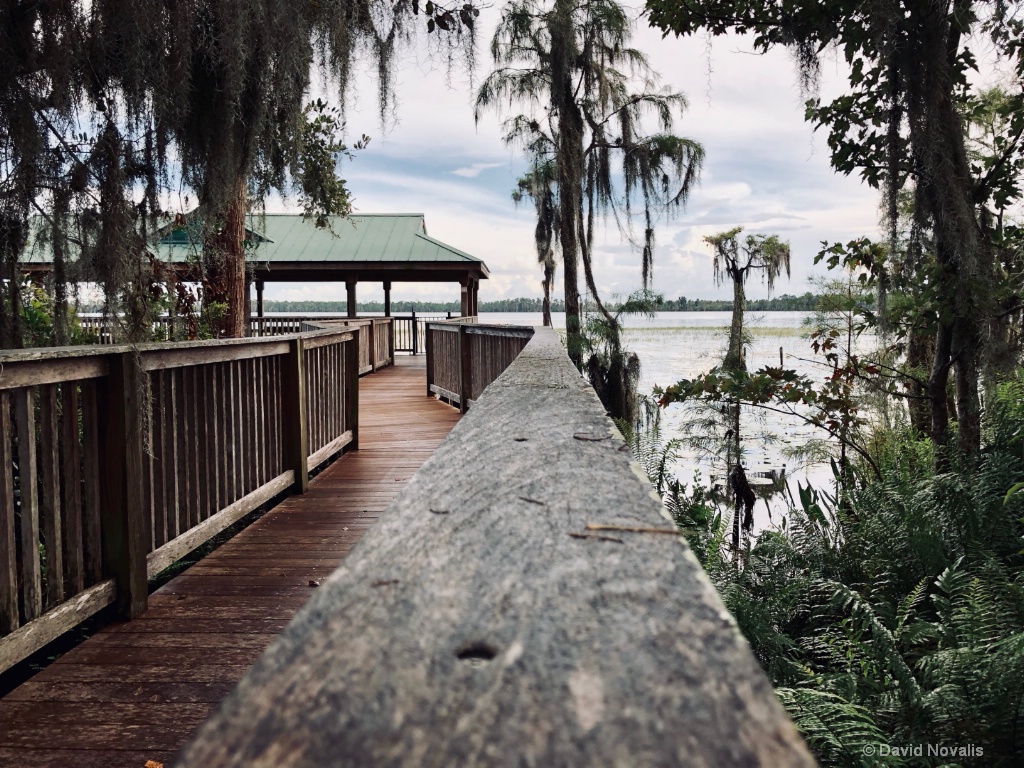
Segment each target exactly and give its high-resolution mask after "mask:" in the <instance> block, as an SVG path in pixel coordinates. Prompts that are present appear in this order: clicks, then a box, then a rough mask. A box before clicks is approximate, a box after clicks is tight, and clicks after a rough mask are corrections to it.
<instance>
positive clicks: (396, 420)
mask: <svg viewBox="0 0 1024 768" xmlns="http://www.w3.org/2000/svg"><path fill="white" fill-rule="evenodd" d="M397 362H398V365H397V366H394V367H390V368H385V369H383V370H382V371H380V372H378V373H376V374H371V375H369V376H366V377H364V378H363V379H361V380H360V391H359V397H360V400H359V419H360V429H359V444H360V450H359V451H357V452H354V453H350V454H346V455H345V456H343V457H342V458H341V459H340V460H339V461H337V462H336V463H335V464H334V465H333V466H331V467H330V468H328V469H327V470H326V471H324V472H323V473H322V474H320V475H319V476H318V477H317V478H315V479H314V480H313V481H312V482H311V483H310V487H309V491H308V492H307V493H306V494H305V495H303V496H292V497H289V498H287V499H286V500H285V501H284V502H283V503H282V504H280V505H279V506H278V507H276V508H275V509H274V510H273V511H271V512H269V513H268V514H266V515H265V516H264V517H262V518H261V519H260V520H259V521H257V522H256V523H254V524H253V525H251V526H250V527H249V528H247V529H246V530H244V531H243V532H242V533H240V534H238V535H237V536H236V537H235V538H233V539H232V540H231V541H229V542H227V543H226V544H224V545H223V546H221V547H220V548H219V549H217V550H216V551H215V552H213V553H212V554H211V555H209V556H208V557H206V558H204V559H203V560H202V561H200V562H199V563H198V564H196V565H194V566H193V567H192V568H190V569H189V570H188V571H186V572H185V573H183V574H182V575H180V576H178V577H177V578H175V579H174V580H173V581H171V582H169V583H168V584H166V585H165V586H164V587H163V588H161V589H160V590H159V591H157V592H156V593H154V594H153V595H152V596H151V597H150V601H149V610H148V611H147V612H146V614H145V615H144V616H143V617H142V618H141V619H138V620H136V621H132V622H126V623H122V624H117V625H114V626H111V627H108V628H107V629H105V630H103V631H101V632H99V633H98V634H96V635H95V636H93V637H92V638H90V639H89V640H87V641H86V642H85V643H83V644H82V645H80V646H78V647H77V648H75V649H74V650H73V651H71V652H69V653H68V654H66V655H65V656H63V657H61V658H60V659H59V660H57V661H56V662H55V663H53V664H51V665H50V666H49V667H47V668H46V669H45V670H43V671H42V672H40V673H39V674H38V675H36V676H35V677H33V678H32V679H31V680H29V681H28V682H26V683H24V684H23V685H22V686H20V687H19V688H17V689H16V690H15V691H13V692H12V693H10V694H9V695H8V696H7V697H5V698H4V699H2V700H0V766H18V768H22V767H24V768H28V767H29V766H61V767H62V768H67V766H75V768H93V767H94V766H95V767H96V768H110V767H113V766H117V767H120V766H125V767H126V768H130V767H134V766H137V767H138V768H142V766H144V765H145V763H146V761H147V760H153V761H156V762H160V763H165V764H166V765H168V766H170V764H171V763H172V762H173V760H174V756H175V755H176V753H177V752H178V750H179V749H180V748H181V746H182V745H183V744H184V743H185V741H187V739H188V737H189V736H190V735H191V733H192V732H193V730H194V729H195V728H196V726H197V725H199V723H200V722H202V721H203V720H204V719H205V718H206V716H207V715H208V714H209V713H210V711H211V710H212V709H213V708H214V707H215V706H216V704H217V703H218V702H219V701H220V700H221V699H222V698H223V697H224V696H225V695H226V694H227V692H228V691H230V690H231V688H232V687H233V686H234V684H235V683H236V682H237V681H238V680H239V678H241V677H242V675H243V674H245V671H246V670H247V669H248V668H249V666H250V665H251V664H252V663H253V662H254V661H255V660H256V658H257V657H258V656H259V655H260V653H261V652H262V651H263V649H264V648H266V647H267V645H268V644H269V643H270V642H271V641H272V640H273V639H274V637H275V636H276V634H277V633H279V632H280V631H281V630H282V629H283V628H284V626H285V625H286V624H287V623H288V621H289V620H290V619H291V617H292V616H293V615H294V614H295V612H296V611H297V610H298V609H299V608H300V607H301V606H302V605H303V604H304V603H305V602H306V600H307V599H308V598H309V596H310V592H311V590H312V589H314V588H315V587H312V586H310V582H311V581H319V580H320V579H323V578H324V577H326V576H327V575H328V574H329V573H331V571H333V570H334V568H335V567H337V565H338V563H339V562H340V561H341V559H342V558H343V557H344V556H345V554H346V553H347V552H348V551H349V550H350V549H351V548H352V546H353V545H354V544H355V543H356V542H357V541H358V540H359V538H360V536H361V535H362V534H363V532H364V531H365V530H366V529H367V527H369V526H370V525H372V524H373V522H374V521H375V520H376V519H377V517H378V515H380V513H381V512H382V511H383V510H384V508H385V507H386V506H387V505H388V503H389V502H390V501H391V499H392V498H393V497H394V496H395V494H396V493H397V492H398V490H399V489H401V488H402V486H403V485H404V484H405V482H406V481H407V480H408V479H409V478H410V477H411V476H412V475H413V473H414V472H416V470H417V469H418V468H419V467H420V466H421V465H422V464H423V462H424V461H426V459H427V458H428V457H429V456H430V454H431V453H432V452H433V451H434V449H435V448H436V447H437V445H438V444H439V443H440V442H441V440H443V439H444V437H445V436H446V435H447V434H448V432H449V431H451V429H452V427H453V426H454V425H455V423H456V421H458V412H457V411H456V410H455V409H453V408H450V407H448V406H447V405H444V404H443V403H440V402H438V401H437V400H433V399H430V398H427V397H426V396H425V394H424V392H425V378H424V367H423V366H424V364H423V358H422V357H417V358H410V357H399V358H397Z"/></svg>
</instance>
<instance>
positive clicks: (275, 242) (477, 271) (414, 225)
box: [21, 212, 490, 317]
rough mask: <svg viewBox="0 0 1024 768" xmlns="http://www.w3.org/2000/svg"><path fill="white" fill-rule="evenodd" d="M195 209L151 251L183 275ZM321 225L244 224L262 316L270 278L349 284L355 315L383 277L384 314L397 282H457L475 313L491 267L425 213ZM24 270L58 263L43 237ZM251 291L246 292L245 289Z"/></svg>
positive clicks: (465, 308)
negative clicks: (361, 288)
mask: <svg viewBox="0 0 1024 768" xmlns="http://www.w3.org/2000/svg"><path fill="white" fill-rule="evenodd" d="M195 221H196V220H195V212H193V213H191V214H188V215H186V216H182V217H179V218H178V219H177V220H175V221H174V222H171V223H169V224H166V225H164V226H163V227H161V228H160V229H159V230H158V231H157V233H156V236H155V239H154V242H153V244H152V246H151V250H152V252H153V255H154V256H155V257H156V259H157V260H158V261H159V262H161V263H162V265H163V266H164V267H165V268H167V269H173V270H174V272H176V273H177V275H178V277H179V278H180V279H182V280H184V281H190V280H198V278H199V275H198V273H197V271H198V268H197V266H196V263H197V259H198V257H199V255H200V254H201V252H202V240H201V232H200V230H201V227H199V226H196V223H195ZM328 223H329V226H328V227H326V228H322V227H317V226H316V224H315V223H314V222H313V221H312V220H310V219H305V218H303V217H302V215H301V214H282V213H268V214H261V215H253V216H251V217H250V220H249V226H247V227H246V230H245V247H246V250H247V251H248V253H247V256H246V260H247V262H248V263H249V274H250V275H251V279H252V281H253V282H255V283H256V315H257V316H258V317H263V288H264V286H265V285H266V283H268V282H272V281H276V282H299V283H345V288H346V299H347V305H348V315H349V316H350V317H355V316H356V286H357V285H358V283H360V282H364V283H366V282H376V283H382V284H383V286H384V314H385V315H387V316H390V315H391V286H392V284H394V283H458V284H459V286H461V294H462V316H463V317H475V316H476V315H477V294H478V292H479V288H480V281H481V280H486V279H487V278H488V277H489V276H490V273H489V272H488V270H487V265H486V264H484V262H483V261H482V260H481V259H478V258H476V257H475V256H470V255H469V254H468V253H465V252H463V251H460V250H459V249H458V248H453V247H452V246H450V245H446V244H445V243H442V242H441V241H440V240H435V239H434V238H432V237H430V236H429V235H427V226H426V223H425V221H424V216H423V214H422V213H361V214H355V215H352V216H334V217H329V219H328ZM21 269H22V271H23V272H25V273H26V274H29V275H35V276H37V277H42V276H44V275H46V274H49V273H50V272H52V270H53V256H52V254H51V252H50V249H49V248H48V247H47V246H46V245H45V243H42V242H41V243H39V244H38V246H37V247H34V248H32V249H30V252H29V253H28V254H27V255H26V257H25V258H24V259H23V261H22V263H21ZM246 293H247V295H248V291H247V292H246Z"/></svg>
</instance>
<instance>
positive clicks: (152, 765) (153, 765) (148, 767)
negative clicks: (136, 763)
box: [142, 760, 164, 768]
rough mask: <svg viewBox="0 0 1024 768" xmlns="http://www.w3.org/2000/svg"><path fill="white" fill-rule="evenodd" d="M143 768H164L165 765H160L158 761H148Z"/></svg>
mask: <svg viewBox="0 0 1024 768" xmlns="http://www.w3.org/2000/svg"><path fill="white" fill-rule="evenodd" d="M142 768H164V764H163V763H158V762H157V761H156V760H147V761H146V764H145V765H144V766H142Z"/></svg>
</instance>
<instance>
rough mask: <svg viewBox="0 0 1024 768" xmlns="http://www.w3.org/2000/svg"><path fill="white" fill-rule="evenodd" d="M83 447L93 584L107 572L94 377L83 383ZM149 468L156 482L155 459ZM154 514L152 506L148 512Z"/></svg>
mask: <svg viewBox="0 0 1024 768" xmlns="http://www.w3.org/2000/svg"><path fill="white" fill-rule="evenodd" d="M82 447H83V458H84V461H83V469H84V471H85V482H84V483H83V485H84V489H85V500H84V505H83V507H84V519H83V525H82V554H83V564H84V566H85V577H86V581H87V582H88V584H90V585H92V584H95V583H96V582H98V581H99V580H100V579H102V575H103V550H102V539H101V534H100V529H99V414H98V412H97V403H96V383H95V382H94V381H87V382H84V383H83V384H82ZM148 470H150V471H148V477H150V483H151V485H152V483H153V477H152V472H153V469H152V463H151V466H150V468H148ZM152 514H153V511H152V509H151V510H150V511H148V515H152ZM151 525H152V522H151Z"/></svg>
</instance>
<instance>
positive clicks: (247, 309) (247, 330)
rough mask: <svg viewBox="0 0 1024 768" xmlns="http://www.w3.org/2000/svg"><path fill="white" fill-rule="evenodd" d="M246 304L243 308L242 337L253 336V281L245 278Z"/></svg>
mask: <svg viewBox="0 0 1024 768" xmlns="http://www.w3.org/2000/svg"><path fill="white" fill-rule="evenodd" d="M244 296H245V302H244V305H243V307H242V335H243V336H251V335H252V331H251V328H252V280H250V279H249V277H248V276H246V278H245V294H244Z"/></svg>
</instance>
